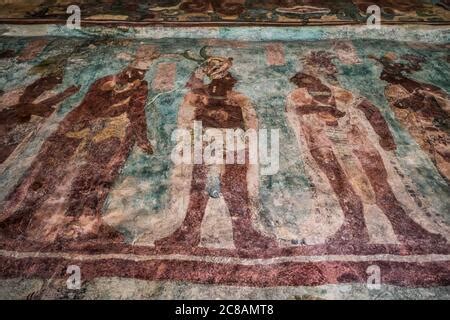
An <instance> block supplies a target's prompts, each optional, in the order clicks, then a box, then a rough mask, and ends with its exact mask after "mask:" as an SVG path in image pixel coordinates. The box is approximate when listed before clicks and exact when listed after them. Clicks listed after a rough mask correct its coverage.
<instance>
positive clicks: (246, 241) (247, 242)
mask: <svg viewBox="0 0 450 320" xmlns="http://www.w3.org/2000/svg"><path fill="white" fill-rule="evenodd" d="M234 245H235V247H236V248H237V249H244V250H251V249H259V250H267V249H273V248H277V247H278V244H277V242H276V241H275V239H273V238H271V237H268V236H265V235H263V234H262V233H261V232H259V231H256V230H254V229H249V230H242V231H240V232H239V234H238V235H235V236H234Z"/></svg>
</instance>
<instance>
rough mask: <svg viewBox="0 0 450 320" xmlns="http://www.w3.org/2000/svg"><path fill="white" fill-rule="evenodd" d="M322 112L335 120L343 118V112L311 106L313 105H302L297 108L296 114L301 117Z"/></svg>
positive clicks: (326, 107) (327, 107)
mask: <svg viewBox="0 0 450 320" xmlns="http://www.w3.org/2000/svg"><path fill="white" fill-rule="evenodd" d="M322 112H326V113H329V114H331V115H332V116H334V117H336V118H342V117H343V116H345V112H342V111H340V110H338V109H337V108H336V107H333V106H326V105H325V106H324V105H317V104H313V105H303V106H301V107H300V108H297V114H299V115H301V116H303V115H306V114H312V113H322Z"/></svg>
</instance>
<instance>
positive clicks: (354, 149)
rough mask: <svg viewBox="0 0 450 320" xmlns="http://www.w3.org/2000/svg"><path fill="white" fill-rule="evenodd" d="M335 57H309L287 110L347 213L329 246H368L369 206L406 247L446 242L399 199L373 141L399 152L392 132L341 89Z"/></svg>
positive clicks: (360, 101)
mask: <svg viewBox="0 0 450 320" xmlns="http://www.w3.org/2000/svg"><path fill="white" fill-rule="evenodd" d="M333 58H334V57H333V56H332V55H331V54H329V53H327V52H325V51H313V52H310V53H309V54H308V55H307V56H306V58H305V61H304V70H303V72H299V73H297V74H296V75H295V76H293V77H292V78H291V82H292V83H294V84H295V85H296V86H297V87H298V88H297V89H295V90H294V91H293V92H291V94H290V95H289V97H288V105H287V112H288V113H289V114H290V116H291V117H293V118H295V119H296V120H297V121H298V122H297V123H298V126H299V128H294V130H299V131H300V134H299V136H300V137H301V139H303V140H304V141H300V143H302V144H304V145H305V146H307V148H308V150H309V153H310V154H311V156H312V158H313V159H314V161H315V163H316V165H317V167H318V168H319V169H320V170H321V171H322V172H323V173H324V174H325V176H326V177H327V179H328V181H329V183H330V185H331V188H332V189H333V191H334V193H335V195H336V197H337V199H338V201H339V204H340V207H341V208H342V211H343V213H344V221H343V223H342V225H341V227H340V228H339V230H338V231H337V232H336V234H334V235H333V236H332V237H330V238H328V239H327V242H328V243H330V244H355V245H357V244H361V243H367V242H369V240H370V239H369V234H368V230H367V227H366V223H365V218H364V212H365V210H367V209H368V208H369V207H370V208H371V209H372V210H376V211H378V212H381V213H382V214H384V215H385V216H386V217H387V218H388V220H389V222H390V224H391V225H392V229H393V231H394V233H395V236H396V237H397V239H398V241H400V242H402V243H405V244H417V243H422V242H425V243H428V244H435V243H445V242H446V240H445V239H444V238H443V237H441V236H440V235H438V234H434V233H430V232H428V231H427V230H425V229H424V228H423V227H422V226H421V225H419V224H418V223H417V222H415V221H414V220H413V219H412V218H411V217H409V216H408V214H407V213H406V212H405V210H404V209H403V207H402V205H401V203H400V202H399V201H398V200H397V198H396V196H395V194H394V192H393V190H392V187H391V185H390V183H389V181H388V173H387V170H386V168H385V164H384V161H383V158H382V156H381V155H380V153H379V151H378V149H377V147H376V146H375V145H374V143H373V142H372V141H371V139H370V138H369V135H377V136H378V143H379V145H380V146H381V148H382V149H383V152H391V151H393V150H395V149H396V145H395V142H394V139H393V137H392V134H391V132H390V130H389V127H388V125H387V123H386V121H385V120H384V118H383V116H382V114H381V113H380V111H379V110H378V108H377V107H376V106H374V105H373V104H372V103H371V102H370V101H368V100H367V99H366V98H364V97H356V96H354V95H353V94H352V93H351V92H349V91H347V90H345V89H343V88H342V87H341V86H340V84H339V82H338V80H337V77H336V73H337V69H336V67H335V65H334V63H333V61H332V59H333ZM368 130H369V131H368ZM370 131H373V133H372V132H370Z"/></svg>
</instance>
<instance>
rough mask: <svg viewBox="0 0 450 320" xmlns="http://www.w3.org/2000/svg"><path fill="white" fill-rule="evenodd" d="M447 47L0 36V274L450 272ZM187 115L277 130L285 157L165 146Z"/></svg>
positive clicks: (297, 278)
mask: <svg viewBox="0 0 450 320" xmlns="http://www.w3.org/2000/svg"><path fill="white" fill-rule="evenodd" d="M168 2H169V1H168ZM267 5H268V6H269V3H268V4H267ZM447 52H448V46H447V45H445V44H442V45H440V44H435V45H428V44H423V43H418V42H416V43H402V42H389V43H388V44H386V41H384V42H382V41H379V40H354V41H350V40H348V41H316V42H314V46H311V43H310V42H244V41H226V40H217V39H215V40H212V39H202V40H189V39H163V40H158V41H156V40H142V41H136V40H130V39H111V38H93V39H81V38H80V39H77V38H75V39H71V40H70V41H68V40H65V39H64V38H51V37H48V38H46V39H45V40H44V39H39V38H14V37H10V38H6V37H4V38H2V41H1V42H0V57H1V59H0V72H1V76H0V88H1V90H2V91H1V95H0V113H1V115H2V116H1V119H0V121H1V122H0V124H1V139H2V140H1V141H2V149H1V155H2V163H1V164H0V166H1V167H0V168H1V170H0V261H1V263H0V278H2V279H3V280H5V281H6V280H8V281H9V280H10V279H28V278H43V279H49V278H52V279H53V278H56V279H58V278H60V279H64V277H65V272H66V268H67V265H72V264H75V265H79V266H80V268H81V269H82V272H83V279H84V281H86V282H87V283H89V281H94V280H95V279H98V278H104V277H107V278H108V277H110V278H115V277H118V278H131V279H140V280H152V281H169V280H170V281H188V282H190V283H196V284H207V285H212V284H214V285H234V286H242V287H244V286H246V287H248V286H250V287H277V286H287V287H297V286H318V285H330V284H347V283H351V284H361V283H365V282H366V280H367V268H368V267H369V266H372V265H377V266H379V267H380V269H381V270H382V273H381V276H382V282H383V283H384V284H388V285H395V286H399V287H404V288H415V287H445V286H448V285H449V281H450V263H449V259H448V257H449V254H450V246H449V245H448V239H449V237H450V230H449V224H450V217H449V212H450V200H449V199H450V197H449V195H450V186H449V184H448V161H449V160H448V157H449V154H448V150H449V140H448V139H449V138H448V135H449V133H448V116H449V115H448V113H449V110H448V105H449V97H448V92H449V88H450V83H449V80H448V76H447V74H446V72H445V70H448V67H449V65H448V53H447ZM24 79H25V80H24ZM195 121H201V122H202V124H203V130H205V129H207V128H214V129H218V130H219V131H220V130H223V129H243V130H246V129H259V128H267V129H272V128H276V129H279V131H280V149H279V158H280V165H279V169H278V171H277V172H275V173H273V174H270V175H264V174H261V168H260V167H259V166H258V165H255V164H249V163H244V164H221V165H205V164H194V163H192V164H179V165H177V164H175V163H173V161H172V160H171V153H172V151H173V149H174V148H175V147H176V141H174V140H173V139H172V133H173V132H174V130H175V129H180V128H183V129H186V130H192V129H193V128H194V123H195ZM248 152H249V151H248V149H247V148H246V149H245V154H246V155H248ZM233 156H234V155H233Z"/></svg>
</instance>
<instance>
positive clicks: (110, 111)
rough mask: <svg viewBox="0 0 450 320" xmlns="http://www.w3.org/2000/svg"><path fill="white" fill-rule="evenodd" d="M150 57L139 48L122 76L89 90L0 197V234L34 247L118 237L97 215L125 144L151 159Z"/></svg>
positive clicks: (126, 148) (149, 49)
mask: <svg viewBox="0 0 450 320" xmlns="http://www.w3.org/2000/svg"><path fill="white" fill-rule="evenodd" d="M157 57H158V54H157V53H156V51H155V49H154V47H153V46H147V45H142V46H141V47H140V48H139V49H138V52H137V54H136V58H135V60H134V61H133V62H132V63H131V64H130V65H129V66H127V67H126V68H125V69H124V70H122V71H121V72H119V73H118V74H115V75H109V76H106V77H103V78H101V79H99V80H97V81H95V82H94V83H93V84H92V85H91V87H90V89H89V91H88V93H87V94H86V96H85V98H84V100H83V101H82V102H81V104H80V105H79V106H78V107H76V108H75V109H73V110H72V111H71V112H69V113H68V114H67V116H66V117H65V118H64V119H63V120H62V121H61V122H60V124H59V126H58V129H57V130H56V132H54V133H53V134H52V135H51V136H50V137H49V138H48V139H47V140H46V141H45V142H44V144H43V146H42V148H41V150H40V151H39V154H38V155H37V156H36V159H35V160H34V161H33V163H32V165H31V167H30V168H29V169H28V171H27V172H26V173H25V175H24V176H23V178H22V179H21V181H20V182H19V184H18V186H17V187H16V188H15V189H14V190H13V191H12V192H11V193H10V194H9V196H8V197H7V199H6V204H5V206H4V207H3V209H2V211H1V214H0V235H2V236H6V237H17V236H24V237H26V238H29V239H34V240H38V241H54V240H57V239H65V240H67V239H80V238H101V237H107V238H108V239H109V238H113V237H118V233H117V232H114V231H112V230H111V229H110V228H109V227H108V226H106V225H104V224H103V223H102V219H101V210H102V207H103V205H104V202H105V200H106V197H107V195H108V192H109V190H110V188H111V187H112V184H113V183H114V181H115V179H116V177H117V175H118V174H119V170H120V169H121V168H122V166H123V165H124V163H125V161H126V160H127V158H128V155H129V153H130V151H131V149H132V148H133V146H135V145H137V146H138V147H139V148H141V149H142V150H143V151H144V152H146V153H149V154H150V153H152V147H151V145H150V142H149V141H148V139H147V123H146V115H145V105H146V99H147V93H148V85H147V82H146V81H145V80H144V77H145V74H146V71H147V70H148V68H149V67H150V65H151V64H152V62H153V60H154V59H155V58H157Z"/></svg>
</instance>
